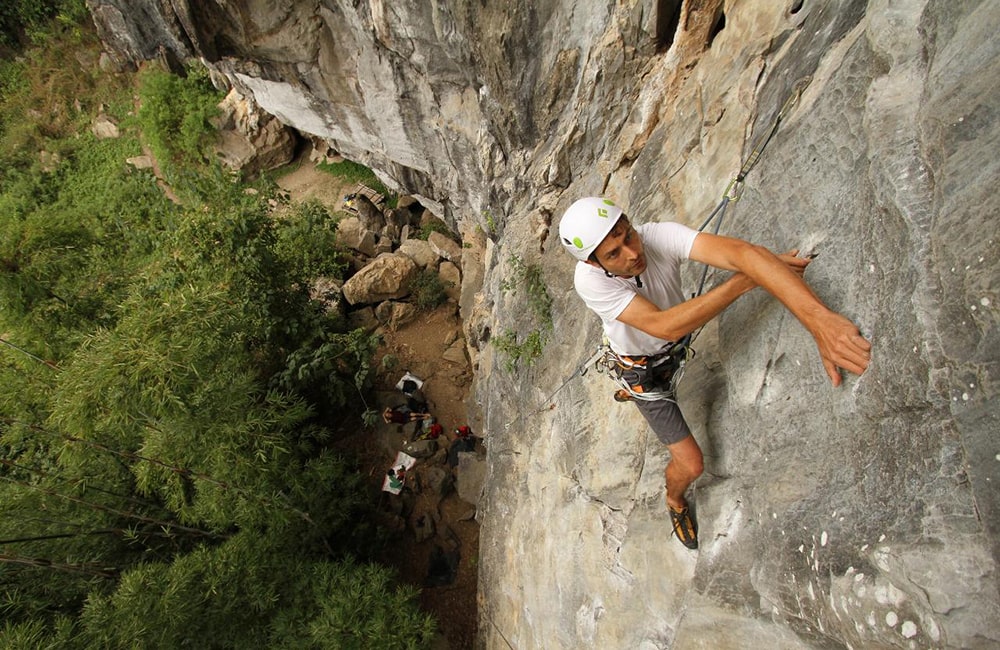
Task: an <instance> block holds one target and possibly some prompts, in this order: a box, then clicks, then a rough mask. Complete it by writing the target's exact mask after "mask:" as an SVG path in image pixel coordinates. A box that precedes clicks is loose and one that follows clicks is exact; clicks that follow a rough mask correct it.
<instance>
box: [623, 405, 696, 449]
mask: <svg viewBox="0 0 1000 650" xmlns="http://www.w3.org/2000/svg"><path fill="white" fill-rule="evenodd" d="M634 401H635V405H636V407H638V409H639V412H640V413H642V417H644V418H646V422H648V423H649V428H650V429H652V430H653V433H655V434H656V437H657V438H658V439H659V440H660V442H662V443H663V444H665V445H672V444H674V443H675V442H680V441H681V440H683V439H684V438H687V437H688V436H689V435H691V429H689V428H688V425H687V422H685V421H684V414H683V413H681V410H680V408H678V406H677V404H676V402H673V401H672V400H668V399H658V400H656V401H653V402H647V401H643V400H639V399H637V400H634Z"/></svg>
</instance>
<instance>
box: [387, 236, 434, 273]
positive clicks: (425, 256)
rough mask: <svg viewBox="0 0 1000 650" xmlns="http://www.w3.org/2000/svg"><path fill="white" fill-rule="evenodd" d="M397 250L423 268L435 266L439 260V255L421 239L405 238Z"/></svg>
mask: <svg viewBox="0 0 1000 650" xmlns="http://www.w3.org/2000/svg"><path fill="white" fill-rule="evenodd" d="M397 252H399V253H402V254H403V255H406V256H407V257H409V258H410V259H412V260H413V261H414V262H416V263H417V265H418V266H420V268H423V269H426V268H435V267H437V265H438V262H440V261H441V256H440V255H438V254H437V253H436V252H435V251H434V249H433V248H432V247H431V245H430V244H428V243H427V242H426V241H424V240H423V239H405V240H403V243H401V244H400V245H399V249H398V250H397Z"/></svg>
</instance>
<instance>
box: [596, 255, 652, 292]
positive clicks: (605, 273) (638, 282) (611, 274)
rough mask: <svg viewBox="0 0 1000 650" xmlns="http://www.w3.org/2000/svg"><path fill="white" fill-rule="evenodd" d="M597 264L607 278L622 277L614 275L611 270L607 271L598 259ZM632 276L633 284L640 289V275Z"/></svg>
mask: <svg viewBox="0 0 1000 650" xmlns="http://www.w3.org/2000/svg"><path fill="white" fill-rule="evenodd" d="M597 264H598V265H599V266H600V267H601V270H602V271H604V275H606V276H608V277H609V278H620V277H622V276H620V275H615V274H614V273H612V272H611V271H609V270H607V269H606V268H604V265H603V264H601V262H600V261H598V262H597ZM632 277H634V278H635V286H636V287H637V288H639V289H642V277H640V276H639V275H634V276H632Z"/></svg>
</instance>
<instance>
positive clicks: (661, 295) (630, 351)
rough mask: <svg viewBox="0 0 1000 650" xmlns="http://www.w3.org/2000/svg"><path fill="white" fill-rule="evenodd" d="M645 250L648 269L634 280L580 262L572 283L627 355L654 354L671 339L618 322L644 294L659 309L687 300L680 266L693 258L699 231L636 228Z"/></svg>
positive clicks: (616, 347)
mask: <svg viewBox="0 0 1000 650" xmlns="http://www.w3.org/2000/svg"><path fill="white" fill-rule="evenodd" d="M635 230H636V232H638V233H639V238H640V239H641V240H642V245H643V251H644V252H645V254H646V271H645V272H644V273H643V274H642V275H641V276H639V277H640V279H641V280H642V288H639V287H638V286H637V284H636V281H635V278H627V279H626V278H619V277H612V278H609V277H608V276H607V275H606V274H605V273H604V271H603V270H602V269H601V268H599V267H596V266H591V265H590V264H587V263H586V262H577V264H576V272H575V274H574V277H573V284H574V286H575V287H576V292H577V293H578V294H579V295H580V297H581V298H583V301H584V302H585V303H586V304H587V307H589V308H590V309H591V310H593V311H594V312H595V313H596V314H597V315H598V316H600V317H601V322H602V323H603V325H604V333H605V334H606V335H607V337H608V340H609V341H610V342H611V349H612V350H614V351H615V352H617V353H618V354H624V355H628V356H639V355H651V354H656V353H657V352H660V351H661V350H663V349H664V348H666V347H667V345H668V344H669V343H670V342H669V341H665V340H664V339H661V338H657V337H655V336H650V335H649V334H646V333H645V332H643V331H642V330H639V329H636V328H634V327H631V326H629V325H626V324H625V323H622V322H621V321H619V320H618V316H619V315H620V314H621V313H622V312H623V311H625V308H626V307H628V305H629V303H630V302H632V299H633V298H634V297H635V296H636V294H639V295H641V296H643V297H644V298H646V299H647V300H649V301H650V302H652V303H653V304H654V305H656V306H657V307H659V308H660V309H669V308H670V307H673V306H674V305H678V304H680V303H682V302H684V294H683V292H682V291H681V272H680V265H681V262H682V261H683V260H686V259H688V255H689V254H690V252H691V246H692V245H693V244H694V239H695V237H697V236H698V231H697V230H693V229H691V228H688V227H687V226H683V225H681V224H679V223H671V222H667V223H647V224H643V225H641V226H636V228H635Z"/></svg>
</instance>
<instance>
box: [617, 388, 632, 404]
mask: <svg viewBox="0 0 1000 650" xmlns="http://www.w3.org/2000/svg"><path fill="white" fill-rule="evenodd" d="M631 399H632V396H631V395H629V393H628V391H627V390H625V389H624V388H622V389H620V390H617V391H615V401H616V402H628V401H630V400H631Z"/></svg>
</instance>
